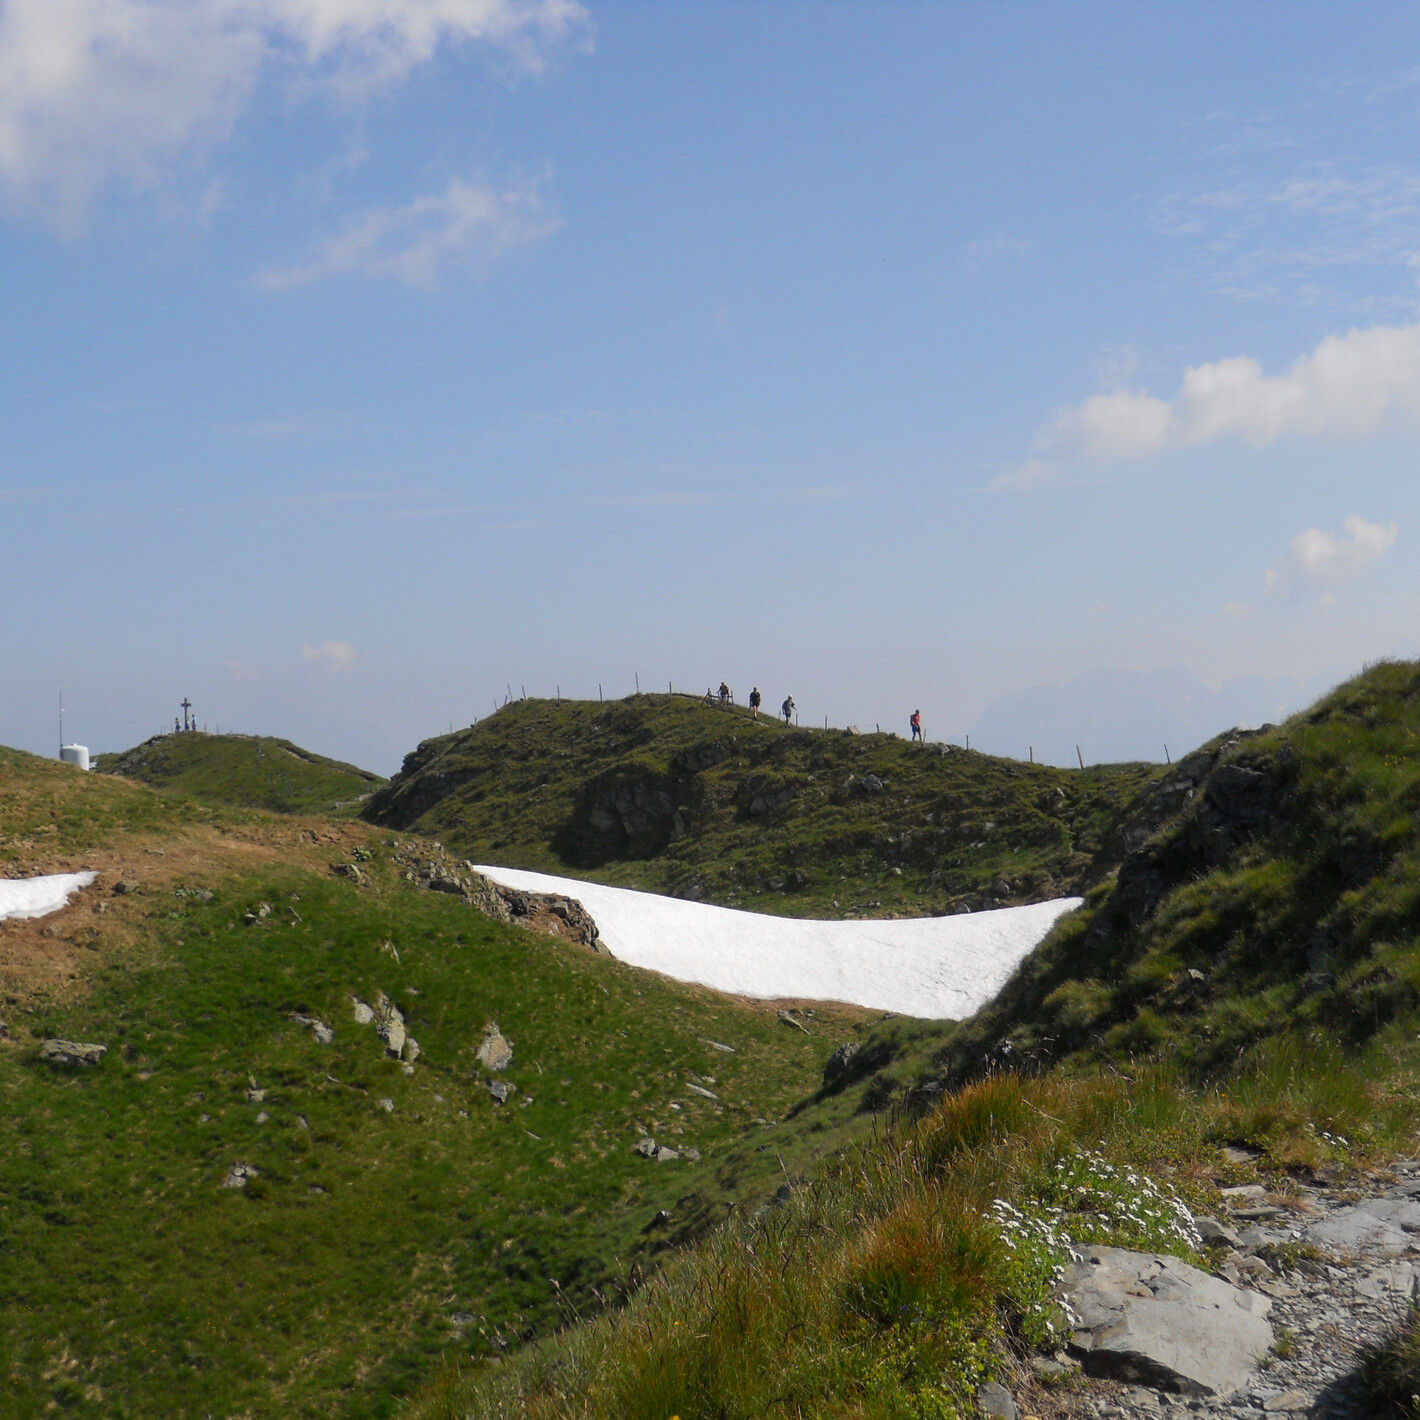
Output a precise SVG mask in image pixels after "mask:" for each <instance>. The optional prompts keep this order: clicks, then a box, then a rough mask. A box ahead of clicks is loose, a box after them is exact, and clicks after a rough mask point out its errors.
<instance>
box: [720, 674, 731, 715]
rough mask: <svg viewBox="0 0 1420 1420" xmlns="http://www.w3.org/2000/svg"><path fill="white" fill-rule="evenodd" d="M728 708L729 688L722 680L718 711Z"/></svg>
mask: <svg viewBox="0 0 1420 1420" xmlns="http://www.w3.org/2000/svg"><path fill="white" fill-rule="evenodd" d="M729 706H730V687H729V686H728V685H727V684H726V683H725V682H724V681H723V680H722V681H721V682H720V709H721V710H728V709H729Z"/></svg>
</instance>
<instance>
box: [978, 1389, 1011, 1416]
mask: <svg viewBox="0 0 1420 1420" xmlns="http://www.w3.org/2000/svg"><path fill="white" fill-rule="evenodd" d="M976 1403H977V1405H979V1406H980V1407H981V1413H982V1414H983V1415H995V1416H998V1417H999V1420H1017V1416H1019V1415H1020V1411H1019V1410H1018V1409H1017V1408H1016V1402H1015V1401H1014V1400H1012V1399H1011V1392H1010V1391H1008V1390H1007V1389H1006V1387H1005V1386H1003V1385H1000V1384H998V1383H997V1382H996V1381H987V1382H986V1384H985V1385H983V1386H978V1387H977V1391H976Z"/></svg>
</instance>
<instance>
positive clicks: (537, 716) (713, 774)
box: [363, 695, 1164, 917]
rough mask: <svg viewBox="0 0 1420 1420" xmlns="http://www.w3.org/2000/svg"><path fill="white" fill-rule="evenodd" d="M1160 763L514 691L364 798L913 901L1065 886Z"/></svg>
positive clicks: (671, 875)
mask: <svg viewBox="0 0 1420 1420" xmlns="http://www.w3.org/2000/svg"><path fill="white" fill-rule="evenodd" d="M1163 773H1164V771H1163V770H1162V769H1161V768H1159V767H1157V766H1147V765H1102V766H1098V767H1092V768H1090V769H1087V770H1085V771H1083V772H1081V771H1079V770H1073V771H1072V770H1063V769H1053V768H1049V767H1047V766H1045V765H1033V764H1022V763H1020V762H1019V761H1016V760H1007V759H996V758H992V757H990V756H987V755H982V754H976V753H967V752H964V751H961V750H958V749H956V748H954V747H950V746H939V745H932V746H925V747H924V746H922V745H916V746H914V745H912V744H911V743H909V742H906V741H903V740H900V739H898V738H897V737H896V736H893V735H882V734H870V735H861V734H856V733H853V732H850V731H846V730H817V729H787V730H786V729H785V728H783V726H782V725H781V724H779V723H778V722H776V721H774V720H766V719H761V720H759V721H758V722H757V723H756V722H754V721H752V720H751V719H750V718H749V716H748V715H747V714H744V713H742V712H739V711H733V712H727V711H721V710H718V709H707V708H705V707H703V706H702V705H700V704H699V702H697V701H694V700H691V699H690V698H688V697H684V696H674V697H673V696H669V695H640V696H634V697H632V698H631V699H628V700H622V701H617V702H614V703H612V704H606V705H603V704H599V703H597V702H587V701H562V702H560V703H554V702H552V701H548V700H523V701H515V702H513V703H511V704H509V705H507V706H505V707H504V708H503V709H501V710H500V711H498V713H497V714H496V715H493V716H491V717H490V718H489V719H486V720H484V721H482V722H480V723H479V724H478V725H476V726H473V727H472V728H470V729H467V730H460V731H458V732H456V733H454V734H452V735H442V736H439V737H438V738H436V739H431V740H426V741H425V742H424V743H423V744H421V745H420V746H419V748H418V749H417V750H415V752H414V753H413V754H411V755H409V756H408V757H407V758H406V760H405V762H404V766H403V768H402V769H401V770H400V772H399V773H398V774H397V775H396V776H395V777H394V778H393V779H392V780H390V782H389V784H388V785H386V786H385V787H384V788H383V789H381V790H379V792H378V793H376V794H375V795H374V797H373V798H372V799H371V800H370V801H369V803H368V804H367V805H366V807H365V809H364V810H363V814H364V817H365V818H367V819H368V820H370V821H371V822H373V823H378V824H384V825H388V826H391V827H396V828H400V829H405V830H413V831H417V832H422V833H427V834H431V835H433V836H436V837H438V838H439V839H440V840H442V841H443V842H445V843H447V844H449V845H450V847H452V848H454V849H456V850H457V851H458V852H459V853H460V854H462V855H464V856H467V857H469V858H472V859H474V860H476V861H481V862H488V863H494V864H502V865H504V866H508V867H519V868H532V869H540V870H542V871H544V872H553V873H570V874H573V875H575V876H582V877H589V878H593V879H595V880H597V881H601V882H608V883H615V884H621V885H624V886H629V887H639V888H643V889H647V890H650V891H655V892H664V893H670V894H673V895H676V896H681V897H691V898H701V899H704V900H705V901H708V902H718V903H722V904H726V905H729V906H738V907H745V908H751V909H756V910H759V911H765V912H774V913H779V914H783V915H786V916H809V917H814V916H817V917H844V916H849V915H854V914H858V915H862V916H878V917H881V916H891V915H893V914H901V915H912V916H916V915H925V914H928V913H941V912H955V911H962V910H968V909H979V908H981V907H989V906H996V905H1005V904H1009V903H1018V902H1033V901H1040V900H1042V899H1045V898H1050V897H1060V896H1067V895H1070V894H1073V893H1076V892H1080V891H1082V890H1083V889H1084V888H1086V887H1088V886H1089V885H1090V884H1092V883H1094V882H1097V881H1099V880H1100V879H1102V878H1103V877H1104V876H1105V875H1106V874H1107V873H1109V872H1110V871H1111V870H1112V869H1113V868H1114V867H1116V866H1117V865H1118V863H1119V861H1120V859H1121V858H1122V856H1123V854H1124V852H1125V850H1126V848H1127V846H1128V845H1129V843H1131V842H1134V841H1138V840H1139V839H1140V838H1141V837H1142V836H1147V833H1148V831H1149V830H1150V828H1151V826H1152V820H1151V819H1149V814H1150V812H1152V811H1153V810H1152V809H1151V804H1152V800H1151V798H1150V795H1149V790H1150V787H1151V786H1152V785H1153V784H1154V783H1155V782H1156V781H1157V780H1158V779H1159V778H1160V776H1161V775H1162V774H1163Z"/></svg>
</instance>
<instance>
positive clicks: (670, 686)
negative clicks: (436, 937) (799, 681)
mask: <svg viewBox="0 0 1420 1420" xmlns="http://www.w3.org/2000/svg"><path fill="white" fill-rule="evenodd" d="M633 674H634V676H635V679H636V694H637V695H640V694H641V672H640V671H635V672H633ZM518 689H519V690H521V691H522V693H523V694H522V698H523V699H524V700H526V699H527V698H528V688H527V686H526V685H519V686H518ZM507 691H508V694H507V699H505V700H504V701H503V704H504V705H507V704H508V703H509V702H510V701H511V700H512V698H513V687H512V685H511V684H509V685H508V686H507ZM666 694H667V695H674V694H675V682H674V681H669V680H668V681H667V682H666ZM681 694H682V695H689V696H690V698H691V699H692V700H695V699H698V698H699V697H698V696H696V695H695V694H693V693H692V692H690V691H682V692H681ZM597 699H598V701H605V699H606V696H605V695H604V694H603V692H602V683H601V681H598V682H597ZM501 708H502V706H500V705H499V704H498V698H497V696H494V698H493V713H494V714H495V715H496V714H497V713H498V711H499V710H500V709H501ZM557 708H558V709H559V710H560V709H561V708H562V686H561V685H560V684H559V685H558V687H557ZM473 723H474V724H475V725H476V724H477V723H478V717H477V716H474V720H473ZM798 725H799V716H798V713H797V712H795V715H794V726H795V728H796V729H797V728H798ZM823 727H824V729H825V730H826V729H828V716H827V715H825V716H824V717H823ZM874 728H875V729H876V730H877V732H878V733H879V734H882V732H883V727H882V725H881V723H879V722H876V721H875V722H874ZM453 729H454V725H453V721H452V720H450V721H449V733H450V734H452V733H453ZM966 749H967V752H968V753H970V751H971V736H970V735H967V737H966ZM1026 754H1027V756H1028V760H1029V763H1031V764H1034V763H1035V746H1034V745H1029V746H1027V749H1026ZM1075 758H1076V759H1078V760H1079V761H1080V768H1081V769H1083V768H1084V767H1085V756H1084V755H1083V754H1082V753H1081V751H1080V746H1079V745H1076V746H1075ZM1164 762H1165V763H1166V764H1172V763H1173V757H1172V756H1171V755H1170V754H1169V747H1168V745H1165V746H1164Z"/></svg>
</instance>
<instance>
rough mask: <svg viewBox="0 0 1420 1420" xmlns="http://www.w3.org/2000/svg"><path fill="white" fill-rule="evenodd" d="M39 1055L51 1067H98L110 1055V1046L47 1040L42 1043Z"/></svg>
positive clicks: (75, 1041) (77, 1041) (85, 1042)
mask: <svg viewBox="0 0 1420 1420" xmlns="http://www.w3.org/2000/svg"><path fill="white" fill-rule="evenodd" d="M39 1054H40V1059H41V1060H47V1061H49V1063H50V1064H51V1065H71V1066H72V1065H97V1064H98V1063H99V1061H100V1060H102V1059H103V1058H104V1056H105V1055H107V1054H108V1046H106V1045H95V1044H93V1043H92V1042H88V1041H79V1040H46V1041H44V1042H42V1043H41V1045H40V1048H39Z"/></svg>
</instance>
